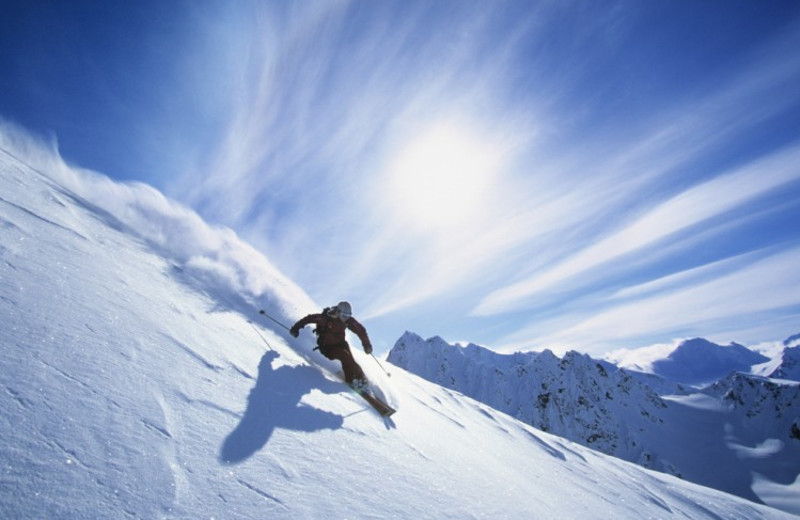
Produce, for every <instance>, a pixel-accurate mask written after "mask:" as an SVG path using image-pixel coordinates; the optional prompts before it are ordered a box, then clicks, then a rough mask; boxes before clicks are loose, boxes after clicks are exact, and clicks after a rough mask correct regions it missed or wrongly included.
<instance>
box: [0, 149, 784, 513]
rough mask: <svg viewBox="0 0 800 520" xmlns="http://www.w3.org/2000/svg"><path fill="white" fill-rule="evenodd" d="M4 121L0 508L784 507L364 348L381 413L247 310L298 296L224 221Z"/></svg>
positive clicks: (298, 310) (303, 308) (292, 311)
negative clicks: (382, 401) (51, 150)
mask: <svg viewBox="0 0 800 520" xmlns="http://www.w3.org/2000/svg"><path fill="white" fill-rule="evenodd" d="M6 137H7V136H4V139H3V140H0V142H2V143H3V149H2V151H0V273H2V276H1V277H0V320H2V323H3V326H2V327H1V328H0V360H2V371H0V377H1V378H2V381H0V385H2V388H1V391H0V399H2V408H1V409H2V413H1V414H0V417H2V424H3V443H2V445H0V463H2V468H3V472H2V477H1V478H2V485H0V517H2V518H125V517H130V518H191V519H197V518H234V519H235V518H578V519H580V518H587V519H588V518H637V519H638V518H647V517H650V518H742V519H759V518H774V519H778V518H790V517H791V516H790V515H787V514H786V513H783V512H781V511H778V510H775V509H772V508H768V507H765V506H760V505H756V504H753V503H751V502H748V501H745V500H743V499H741V498H737V497H733V496H730V495H727V494H723V493H720V492H717V491H714V490H710V489H707V488H703V487H700V486H696V485H693V484H689V483H686V482H683V481H680V480H678V479H675V478H672V477H670V476H666V475H662V474H658V473H652V472H648V471H645V470H643V469H641V468H639V467H637V466H635V465H632V464H628V463H625V462H622V461H619V460H617V459H613V458H610V457H606V456H603V455H600V454H598V453H597V452H594V451H591V450H588V449H586V448H583V447H581V446H578V445H575V444H572V443H570V442H567V441H564V440H562V439H559V438H557V437H554V436H551V435H549V434H546V433H542V432H540V431H537V430H535V429H533V428H531V427H530V426H527V425H525V424H523V423H521V422H518V421H516V420H514V419H512V418H510V417H508V416H506V415H504V414H501V413H499V412H496V411H494V410H492V409H491V408H489V407H488V406H486V405H484V404H480V403H478V402H476V401H473V400H471V399H469V398H466V397H464V396H463V395H461V394H458V393H456V392H453V391H451V390H447V389H444V388H441V387H438V386H436V385H433V384H430V383H428V382H426V381H423V380H421V379H419V378H417V377H415V376H412V375H410V374H407V373H406V372H404V371H403V370H400V369H397V368H391V371H392V377H391V378H388V379H384V380H381V378H380V375H379V374H376V373H375V371H374V368H375V367H374V364H370V363H369V361H370V360H369V359H368V358H365V357H363V356H361V357H360V358H359V359H360V360H361V362H362V364H363V365H364V366H365V368H367V369H369V370H370V371H371V373H370V375H371V376H372V377H373V378H374V379H376V380H377V381H379V382H380V383H381V384H382V385H384V387H385V388H387V389H388V390H389V395H390V396H391V398H392V400H393V401H394V403H395V404H396V405H398V406H399V412H398V413H397V414H396V415H395V416H394V417H393V418H392V420H383V419H381V418H380V417H379V416H377V415H376V414H375V413H374V412H373V411H372V410H371V409H370V408H367V407H365V405H364V403H363V402H362V401H361V400H360V398H359V397H357V396H355V395H353V394H351V393H350V392H348V391H346V390H345V388H344V386H343V385H341V384H339V383H338V382H335V381H334V380H333V377H332V376H331V375H330V373H329V372H328V369H329V368H330V366H329V365H324V364H320V359H321V358H319V357H316V356H314V357H312V355H311V353H310V348H311V338H310V337H309V335H306V336H301V340H302V341H290V340H289V339H288V338H286V337H285V336H282V335H281V328H280V327H278V326H275V325H274V324H271V323H269V322H266V323H265V322H259V323H257V324H256V323H249V322H248V319H254V320H255V319H257V318H256V317H257V314H255V313H253V312H252V311H251V309H254V308H259V307H263V308H267V309H268V310H270V311H271V312H272V313H273V315H274V316H276V317H278V318H279V319H281V320H289V319H292V318H293V317H296V316H298V315H301V314H302V313H304V312H307V311H309V310H314V309H313V308H309V307H310V306H311V305H312V304H311V302H310V301H309V300H308V298H307V297H306V296H305V295H304V294H303V293H302V291H300V290H299V289H298V288H296V287H295V286H294V285H293V284H291V282H290V281H288V280H286V279H284V278H283V277H282V276H280V274H279V273H277V272H276V271H275V270H274V269H272V268H271V267H270V266H269V264H268V263H267V262H266V260H264V259H263V258H261V257H260V256H259V255H257V254H256V253H255V252H254V251H252V250H251V249H250V248H248V247H247V246H246V245H244V244H241V243H240V242H239V241H238V240H237V239H236V237H235V236H233V234H232V233H230V232H228V231H225V230H218V229H212V228H209V227H208V226H205V225H204V224H203V223H202V222H200V221H199V219H197V217H196V216H194V215H193V214H192V213H191V212H189V211H187V210H185V209H182V208H180V207H176V206H175V205H173V204H171V203H169V202H168V201H166V200H164V199H163V198H162V197H160V196H159V195H158V194H157V193H154V192H153V191H152V190H150V189H147V188H145V187H141V186H124V185H118V184H114V183H111V182H110V181H108V180H107V179H104V178H100V177H96V176H92V175H88V174H86V173H82V172H79V171H75V170H73V169H70V168H67V167H66V166H65V165H63V164H61V163H60V162H59V161H58V160H57V158H53V157H48V156H46V155H45V156H40V155H37V154H39V153H40V152H39V151H37V149H36V147H35V146H33V147H32V145H31V144H30V143H27V144H26V143H23V145H20V144H19V143H15V145H14V146H9V144H8V143H9V140H8V139H7V138H6ZM19 157H25V161H24V162H23V161H21V160H19ZM37 170H38V171H37ZM43 173H46V174H47V175H48V176H50V177H52V178H55V179H58V182H54V181H52V180H51V179H50V178H48V177H47V176H45V175H43ZM367 325H368V324H367Z"/></svg>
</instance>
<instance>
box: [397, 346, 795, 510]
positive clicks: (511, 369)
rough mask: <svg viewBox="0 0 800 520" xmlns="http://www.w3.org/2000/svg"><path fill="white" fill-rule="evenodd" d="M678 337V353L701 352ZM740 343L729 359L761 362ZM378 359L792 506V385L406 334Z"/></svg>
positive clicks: (666, 466)
mask: <svg viewBox="0 0 800 520" xmlns="http://www.w3.org/2000/svg"><path fill="white" fill-rule="evenodd" d="M684 345H685V347H684V348H683V349H682V352H683V353H687V352H689V353H697V352H703V351H706V350H707V345H705V344H702V343H700V342H698V341H692V342H687V343H685V344H684ZM738 350H739V349H738V348H737V349H736V350H735V352H736V354H735V356H733V359H735V360H736V363H741V362H742V361H741V360H742V359H750V360H753V362H755V361H758V360H759V359H760V358H759V357H756V356H749V357H748V356H747V355H746V354H743V353H740V352H738ZM713 357H714V359H717V360H720V361H721V362H722V363H723V364H725V363H729V362H730V359H731V358H729V357H725V356H718V355H716V356H713ZM688 358H689V359H691V358H693V356H691V355H690V356H688ZM388 359H389V361H391V362H392V363H394V364H396V365H398V366H401V367H403V368H405V369H407V370H408V371H410V372H413V373H415V374H417V375H420V376H421V377H424V378H425V379H428V380H429V381H432V382H435V383H437V384H440V385H442V386H444V387H446V388H449V389H452V390H457V391H459V392H463V393H464V394H465V395H467V396H470V397H472V398H474V399H476V400H478V401H481V402H483V403H486V404H488V405H489V406H491V407H492V408H495V409H497V410H500V411H503V412H505V413H507V414H509V415H511V416H512V417H515V418H517V419H519V420H521V421H524V422H526V423H528V424H530V425H532V426H534V427H536V428H538V429H541V430H544V431H548V432H551V433H554V434H556V435H559V436H561V437H564V438H567V439H570V440H572V441H574V442H578V443H580V444H582V445H584V446H588V447H591V448H594V449H596V450H598V451H601V452H603V453H606V454H609V455H614V456H616V457H620V458H622V459H624V460H627V461H631V462H636V463H637V464H640V465H642V466H644V467H647V468H650V469H655V470H658V471H663V472H665V473H669V474H672V475H676V476H679V477H681V478H684V479H686V480H691V481H693V482H697V483H700V484H703V485H706V486H710V487H714V488H717V489H720V490H724V491H727V492H729V493H734V494H737V495H739V496H742V497H745V498H748V499H750V500H754V501H757V502H765V503H768V504H771V505H774V506H776V507H782V508H785V509H787V510H789V511H793V512H795V513H800V499H799V498H797V497H798V496H800V495H798V493H797V492H798V491H800V479H799V478H798V476H800V435H799V434H800V384H797V383H793V382H786V381H777V380H771V379H765V378H760V377H757V376H752V375H747V374H740V373H736V372H734V373H732V374H731V375H730V376H729V377H727V378H725V379H722V380H720V381H718V382H717V383H715V384H714V385H713V386H711V387H710V388H708V389H707V390H705V391H703V392H699V391H697V390H692V389H691V388H689V387H685V386H681V385H676V384H675V383H670V382H668V381H665V380H663V379H661V378H660V377H658V376H656V375H653V374H642V373H634V372H631V371H628V370H625V369H618V368H617V367H616V366H614V365H612V364H610V363H608V362H604V361H598V360H594V359H592V358H590V357H589V356H586V355H582V354H579V353H577V352H569V353H567V354H566V355H565V356H564V357H563V358H561V359H559V358H557V357H556V356H555V355H553V353H551V352H550V351H547V350H546V351H544V352H541V353H516V354H512V355H502V354H497V353H495V352H492V351H490V350H488V349H485V348H482V347H479V346H476V345H468V346H466V347H461V346H457V345H450V344H448V343H447V342H446V341H444V340H443V339H441V338H438V337H435V338H430V339H428V340H424V339H422V338H421V337H419V336H417V335H415V334H412V333H408V332H407V333H406V334H404V335H403V336H402V337H401V338H400V339H399V340H398V341H397V343H396V344H395V346H394V348H393V349H392V351H391V352H390V353H389V357H388ZM673 359H675V360H677V361H676V362H686V360H687V357H686V356H683V355H680V356H675V357H674V358H673ZM712 364H713V363H711V362H708V363H706V365H705V366H704V367H703V370H702V373H703V374H708V373H711V372H713V370H714V369H713V367H712V366H711V365H712ZM748 366H749V365H748ZM698 373H700V371H698ZM664 390H668V391H667V392H664ZM660 393H661V394H662V395H659V394H660Z"/></svg>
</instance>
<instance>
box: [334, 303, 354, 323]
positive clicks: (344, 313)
mask: <svg viewBox="0 0 800 520" xmlns="http://www.w3.org/2000/svg"><path fill="white" fill-rule="evenodd" d="M336 309H337V310H338V311H339V319H341V320H342V321H347V320H349V319H350V317H351V316H352V315H353V309H352V307H350V303H349V302H339V305H337V306H336Z"/></svg>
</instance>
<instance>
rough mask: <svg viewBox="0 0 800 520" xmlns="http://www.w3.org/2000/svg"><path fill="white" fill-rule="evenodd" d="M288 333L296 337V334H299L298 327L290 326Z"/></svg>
mask: <svg viewBox="0 0 800 520" xmlns="http://www.w3.org/2000/svg"><path fill="white" fill-rule="evenodd" d="M289 334H291V335H292V336H294V337H295V338H296V337H297V336H299V335H300V329H297V328H295V327H292V328H291V330H289Z"/></svg>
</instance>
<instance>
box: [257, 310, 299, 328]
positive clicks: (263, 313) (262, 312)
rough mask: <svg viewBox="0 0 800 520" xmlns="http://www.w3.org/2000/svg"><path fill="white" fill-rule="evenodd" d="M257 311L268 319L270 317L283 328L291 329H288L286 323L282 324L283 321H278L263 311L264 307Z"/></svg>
mask: <svg viewBox="0 0 800 520" xmlns="http://www.w3.org/2000/svg"><path fill="white" fill-rule="evenodd" d="M258 313H259V314H261V315H263V316H266V317H267V318H269V319H271V320H272V321H274V322H275V323H277V324H278V325H280V326H281V327H283V328H284V329H286V330H288V331H291V330H292V329H290V328H289V327H287V326H286V325H284V324H283V323H281V322H279V321H278V320H276V319H275V318H273V317H272V316H270V315H269V314H267V313H266V312H264V309H261V310H260V311H258Z"/></svg>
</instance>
